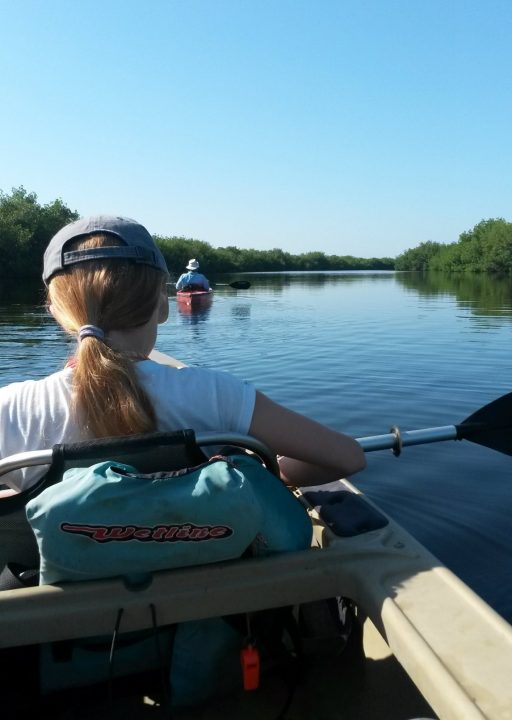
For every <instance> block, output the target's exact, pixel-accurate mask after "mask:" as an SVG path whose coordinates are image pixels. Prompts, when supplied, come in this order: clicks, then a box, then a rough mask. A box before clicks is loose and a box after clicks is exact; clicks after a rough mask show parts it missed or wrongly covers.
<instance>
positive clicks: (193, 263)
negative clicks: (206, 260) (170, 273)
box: [176, 258, 210, 290]
mask: <svg viewBox="0 0 512 720" xmlns="http://www.w3.org/2000/svg"><path fill="white" fill-rule="evenodd" d="M186 269H187V270H188V272H186V273H183V274H182V275H180V277H179V278H178V282H177V283H176V290H209V289H210V283H209V282H208V278H207V277H206V276H205V275H203V274H202V273H200V272H199V263H198V261H197V260H196V259H195V258H192V259H191V260H189V261H188V265H187V268H186Z"/></svg>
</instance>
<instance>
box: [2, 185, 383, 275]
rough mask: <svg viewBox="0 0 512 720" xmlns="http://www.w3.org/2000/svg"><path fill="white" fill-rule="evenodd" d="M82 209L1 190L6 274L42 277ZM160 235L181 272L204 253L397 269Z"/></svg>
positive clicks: (234, 264) (318, 266)
mask: <svg viewBox="0 0 512 720" xmlns="http://www.w3.org/2000/svg"><path fill="white" fill-rule="evenodd" d="M79 216H80V215H79V213H78V212H77V211H74V210H70V209H69V208H68V207H67V206H66V205H65V204H64V203H63V202H62V200H60V199H58V200H55V201H54V202H52V203H48V204H47V205H40V204H39V203H38V201H37V196H36V194H35V193H28V192H27V191H26V190H25V188H23V187H19V188H14V189H13V190H12V193H11V194H10V195H8V194H6V193H3V192H2V191H0V257H1V258H2V262H1V264H0V277H3V278H36V277H37V278H39V277H40V276H41V271H42V264H43V253H44V249H45V247H46V245H47V244H48V242H49V240H50V238H51V237H52V236H53V235H54V234H55V233H56V232H57V230H59V229H60V228H61V227H62V226H63V225H66V223H68V222H70V221H71V220H76V219H77V218H78V217H79ZM155 240H156V242H157V243H158V245H159V247H160V249H161V250H162V252H163V254H164V256H165V259H166V261H167V265H168V267H169V268H170V269H171V270H172V271H173V272H174V274H179V273H181V272H182V270H183V268H184V267H185V265H186V264H187V262H188V260H189V259H190V258H191V257H197V258H200V261H201V266H202V267H203V268H204V269H205V271H206V272H208V273H209V274H210V273H211V274H215V273H230V272H258V271H260V272H265V271H279V270H393V268H394V260H393V259H392V258H366V259H365V258H356V257H352V256H350V255H342V256H338V255H325V254H324V253H322V252H309V253H304V254H302V255H292V254H291V253H287V252H284V251H283V250H279V249H278V248H276V249H274V250H251V249H249V250H245V249H241V248H237V247H233V246H230V247H218V248H214V247H212V246H211V245H210V244H209V243H207V242H203V241H201V240H193V239H189V238H184V237H160V236H155Z"/></svg>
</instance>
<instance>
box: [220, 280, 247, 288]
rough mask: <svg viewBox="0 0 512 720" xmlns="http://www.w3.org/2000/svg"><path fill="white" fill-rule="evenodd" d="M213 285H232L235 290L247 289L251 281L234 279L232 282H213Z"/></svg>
mask: <svg viewBox="0 0 512 720" xmlns="http://www.w3.org/2000/svg"><path fill="white" fill-rule="evenodd" d="M214 285H223V286H224V287H232V288H235V290H247V288H250V287H251V283H250V282H248V281H247V280H235V282H232V283H214Z"/></svg>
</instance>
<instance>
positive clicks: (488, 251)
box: [395, 218, 512, 274]
mask: <svg viewBox="0 0 512 720" xmlns="http://www.w3.org/2000/svg"><path fill="white" fill-rule="evenodd" d="M395 268H396V269H397V270H443V271H445V272H446V271H448V272H487V273H500V274H505V273H507V274H509V273H511V272H512V223H510V222H507V221H506V220H504V219H503V218H494V219H492V218H491V219H489V220H481V221H480V222H479V223H478V224H477V225H475V227H474V228H473V229H472V230H468V231H466V232H463V233H461V235H459V239H458V241H457V242H454V243H450V244H448V245H446V244H441V243H436V242H431V241H429V242H424V243H421V244H420V245H418V247H415V248H411V249H410V250H406V251H405V252H404V253H402V254H401V255H399V256H398V257H397V258H396V262H395Z"/></svg>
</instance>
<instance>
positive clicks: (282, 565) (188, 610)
mask: <svg viewBox="0 0 512 720" xmlns="http://www.w3.org/2000/svg"><path fill="white" fill-rule="evenodd" d="M340 488H344V489H345V491H347V492H350V493H353V494H356V495H360V493H358V491H357V490H356V489H355V488H353V487H352V486H351V485H350V484H349V483H347V482H346V481H342V482H340ZM297 494H298V495H299V496H300V495H301V493H300V492H299V491H297ZM364 502H368V501H364ZM370 504H371V503H370ZM310 515H311V519H312V522H313V525H314V533H315V541H316V543H317V547H314V548H311V549H310V550H305V551H301V552H293V553H286V554H284V555H276V556H273V557H269V558H254V559H250V560H234V561H229V562H223V563H219V564H215V565H208V566H199V567H190V568H181V569H175V570H170V571H163V572H159V573H155V574H154V576H153V581H152V583H151V585H150V586H149V587H148V588H145V589H138V590H137V591H136V592H134V591H133V590H130V589H129V588H127V587H126V586H125V585H124V583H123V582H122V580H120V579H109V580H101V581H88V582H84V583H68V584H66V585H62V586H60V587H58V586H41V587H36V588H27V589H22V590H13V591H4V592H2V593H0V647H9V646H15V645H23V644H29V643H39V642H45V641H50V640H62V639H66V638H70V637H87V636H91V635H99V634H106V633H110V632H111V630H112V627H113V626H114V623H115V619H116V611H117V608H119V607H123V608H124V616H123V626H124V629H125V630H126V631H129V630H135V629H141V628H145V627H148V625H149V624H150V618H149V617H148V614H149V613H148V605H149V604H150V603H153V604H154V605H155V607H156V611H157V616H158V621H159V623H160V624H170V623H174V622H182V621H185V620H190V619H198V618H203V617H214V616H219V615H227V614H231V613H237V612H241V611H253V610H259V609H263V608H266V607H279V606H282V605H287V604H297V603H303V602H308V601H311V600H317V599H322V598H328V597H334V596H339V595H342V596H345V597H349V598H351V599H352V600H353V601H354V602H355V603H356V605H357V607H359V608H361V609H362V611H363V612H364V613H365V614H367V615H368V616H369V617H370V618H371V620H372V622H373V623H374V624H375V626H376V627H377V629H378V630H379V632H380V633H381V634H382V636H383V637H384V638H385V639H386V642H387V644H388V645H389V647H390V649H391V651H392V652H393V654H394V656H395V657H396V658H397V660H398V661H399V662H400V664H401V665H402V666H403V667H404V669H405V671H406V672H407V674H408V675H409V677H410V678H411V679H412V681H413V682H414V684H415V685H416V687H417V688H418V689H419V691H420V692H421V694H422V695H423V696H424V698H425V699H426V701H427V702H428V703H429V705H430V706H431V707H432V708H433V712H435V713H437V714H438V716H439V717H441V718H447V719H448V720H451V719H454V720H455V719H459V720H473V719H474V720H476V719H477V718H478V719H480V720H481V719H482V718H489V719H491V718H492V719H495V720H509V719H510V718H512V685H511V684H510V677H509V672H510V667H512V628H511V627H510V625H508V623H506V622H505V620H503V619H502V618H501V617H500V616H499V615H498V614H497V613H495V612H494V611H493V610H492V609H491V608H490V607H489V606H488V605H486V603H484V602H483V601H482V600H481V599H480V598H479V597H478V596H477V595H475V593H473V592H472V591H471V590H470V589H469V588H468V587H467V586H466V585H464V583H462V582H461V581H460V580H459V579H458V578H457V577H456V576H455V575H453V573H451V572H450V571H449V570H448V569H447V568H445V567H444V566H443V565H442V564H441V563H440V562H439V561H438V560H437V559H436V558H435V557H434V556H432V555H431V554H430V553H429V552H428V551H427V550H426V549H425V548H424V547H423V546H421V545H420V544H419V543H418V542H417V541H415V540H414V539H413V538H412V537H411V536H410V535H409V534H408V533H406V531H405V530H403V529H402V528H401V527H400V526H398V525H397V524H396V523H394V522H393V521H392V520H389V522H388V524H386V525H385V526H384V527H382V528H379V529H376V530H371V531H369V532H363V533H360V534H358V535H354V536H351V537H339V536H336V535H334V534H333V533H332V531H331V530H330V529H329V527H327V525H326V523H325V522H323V520H322V519H321V517H320V515H319V514H318V512H317V510H315V509H313V508H310ZM248 695H249V696H250V694H248ZM249 699H250V698H247V699H246V700H244V702H249ZM395 710H396V707H395ZM192 717H193V716H192ZM199 717H201V716H200V715H199ZM204 717H207V716H204ZM256 717H257V716H256ZM263 717H264V716H263ZM297 717H300V716H297ZM325 717H326V718H327V717H329V715H325ZM332 717H336V715H333V716H332ZM361 717H364V715H363V716H361ZM370 717H371V716H370ZM379 717H381V716H380V715H379ZM382 717H383V716H382ZM395 717H396V716H395ZM427 717H428V715H427Z"/></svg>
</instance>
